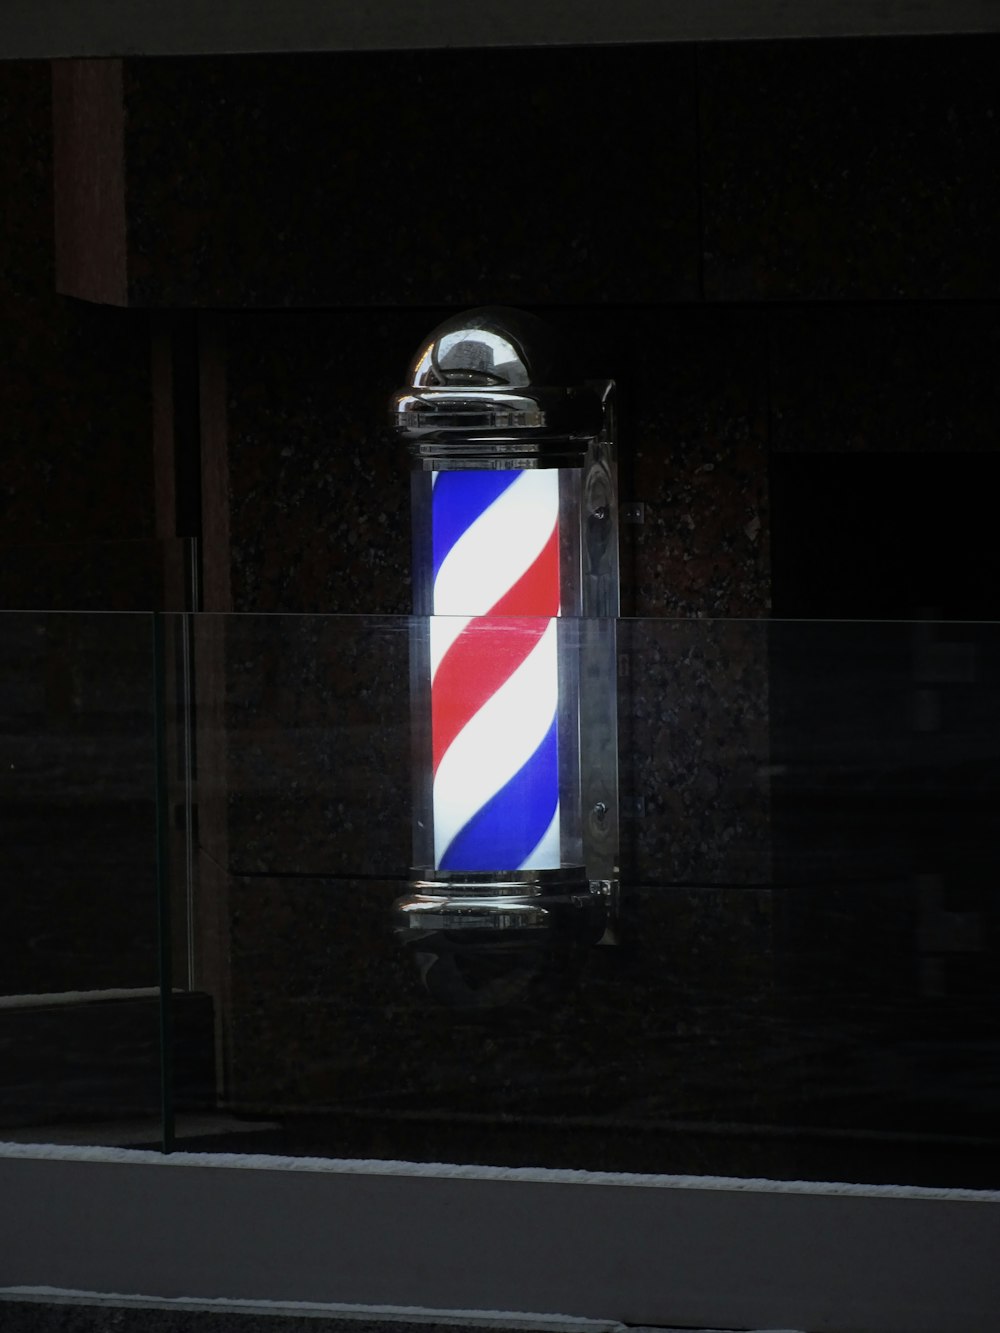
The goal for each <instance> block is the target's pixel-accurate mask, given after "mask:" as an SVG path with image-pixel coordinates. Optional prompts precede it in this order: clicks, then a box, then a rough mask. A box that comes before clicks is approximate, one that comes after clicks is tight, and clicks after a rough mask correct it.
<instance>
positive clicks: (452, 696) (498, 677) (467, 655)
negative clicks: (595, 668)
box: [431, 616, 548, 773]
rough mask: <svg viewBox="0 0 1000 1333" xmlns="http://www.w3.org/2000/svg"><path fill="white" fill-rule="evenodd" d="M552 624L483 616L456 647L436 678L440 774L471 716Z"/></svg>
mask: <svg viewBox="0 0 1000 1333" xmlns="http://www.w3.org/2000/svg"><path fill="white" fill-rule="evenodd" d="M547 628H548V621H546V620H524V621H517V620H509V619H506V618H503V617H498V618H497V619H494V618H493V617H487V616H479V617H478V618H477V619H476V620H470V622H469V623H468V625H466V627H465V629H464V630H462V632H461V634H460V635H459V636H458V638H457V639H456V640H455V642H454V643H453V644H452V645H451V647H450V648H449V649H448V651H447V652H446V653H445V655H444V657H442V659H441V663H440V665H439V666H438V669H437V674H436V675H435V677H434V686H433V690H432V700H431V714H432V718H433V723H432V728H431V730H432V733H433V737H432V739H433V749H434V772H435V773H436V772H437V770H438V765H439V764H440V762H441V760H442V758H443V757H444V754H445V751H446V750H447V749H448V746H449V745H450V744H451V743H452V741H453V740H454V739H455V737H456V736H457V735H458V733H459V732H460V731H461V730H462V728H463V727H464V726H465V724H466V723H467V722H468V721H469V719H470V718H471V717H474V716H475V714H476V713H478V712H479V710H480V708H482V706H483V704H484V703H485V702H486V700H487V699H489V698H490V697H491V696H492V695H494V694H495V693H496V692H497V690H498V689H499V688H500V686H501V685H502V684H503V683H504V681H505V680H508V679H509V678H510V677H511V676H512V675H513V674H514V672H515V671H516V670H517V668H518V667H519V666H520V665H521V663H522V662H523V661H524V659H525V658H526V657H527V656H528V654H529V653H530V652H531V650H532V648H534V646H535V644H536V643H538V641H539V639H540V638H541V637H542V635H543V634H544V633H545V631H546V629H547Z"/></svg>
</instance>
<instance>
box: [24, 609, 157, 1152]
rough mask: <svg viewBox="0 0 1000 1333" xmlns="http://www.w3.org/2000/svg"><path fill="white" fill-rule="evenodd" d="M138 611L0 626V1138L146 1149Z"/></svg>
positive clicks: (146, 923) (147, 901) (151, 1117)
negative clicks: (0, 906)
mask: <svg viewBox="0 0 1000 1333" xmlns="http://www.w3.org/2000/svg"><path fill="white" fill-rule="evenodd" d="M153 736H154V731H153V640H152V636H151V617H150V616H149V615H118V614H92V613H81V614H72V613H59V612H30V613H29V612H25V613H21V612H5V613H3V614H2V615H0V747H2V776H0V784H2V800H0V820H2V837H0V883H2V884H3V887H4V900H5V920H4V929H3V931H2V932H0V1033H2V1041H0V1045H2V1049H3V1053H4V1058H3V1062H2V1067H0V1132H2V1136H3V1137H4V1138H6V1139H8V1140H11V1139H13V1140H22V1141H41V1142H82V1143H115V1144H119V1143H133V1142H137V1141H138V1142H143V1143H155V1142H156V1141H157V1140H158V1138H159V1133H160V1129H159V1111H160V1057H159V988H158V986H159V983H158V951H157V916H156V877H155V866H156V858H155V824H154V813H155V794H156V790H155V763H154V745H153Z"/></svg>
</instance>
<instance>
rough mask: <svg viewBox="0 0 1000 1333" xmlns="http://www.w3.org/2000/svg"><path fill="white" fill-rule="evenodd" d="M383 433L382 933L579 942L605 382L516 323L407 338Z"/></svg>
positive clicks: (596, 810) (536, 325) (600, 701)
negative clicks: (402, 813) (418, 340)
mask: <svg viewBox="0 0 1000 1333" xmlns="http://www.w3.org/2000/svg"><path fill="white" fill-rule="evenodd" d="M392 420H393V424H394V426H395V428H396V430H397V431H398V433H399V435H400V436H401V437H402V438H403V439H404V440H405V441H406V443H407V445H408V448H409V453H410V459H411V465H412V476H413V489H412V521H413V546H414V560H413V586H414V612H415V613H416V615H417V616H418V617H420V619H418V620H417V621H416V622H415V626H416V628H415V631H414V638H413V652H412V666H411V697H412V707H413V721H414V727H413V734H414V873H413V882H412V885H411V889H412V892H411V893H410V895H408V896H407V897H405V898H403V899H400V900H399V901H398V902H397V904H396V929H397V932H398V933H399V935H400V936H401V937H402V938H403V940H404V941H406V942H408V943H411V944H417V945H419V946H420V947H421V948H422V949H425V950H426V949H427V948H431V950H432V953H433V950H434V946H435V944H436V945H437V946H438V947H439V948H470V947H471V948H475V949H479V950H481V949H483V948H489V947H491V946H494V945H496V944H498V943H499V944H502V945H503V946H504V947H506V946H508V945H510V944H511V943H516V942H517V941H519V940H521V941H528V940H531V941H535V942H537V941H538V940H539V939H540V938H544V939H545V940H548V939H556V938H562V937H563V936H565V934H566V932H567V931H568V932H570V933H572V934H573V935H574V936H575V937H590V938H593V939H597V938H599V937H600V936H601V934H602V932H605V931H606V929H607V927H608V925H609V918H610V915H611V910H612V908H613V901H614V894H615V890H616V887H617V873H618V872H617V759H616V726H615V711H616V705H615V681H614V667H615V651H614V617H616V616H617V614H618V567H617V526H616V512H615V511H616V505H615V494H614V460H613V407H612V386H611V384H610V383H609V382H598V383H583V384H575V383H573V381H572V380H569V379H568V378H567V377H566V371H565V368H564V367H563V366H561V365H560V364H559V360H558V350H557V348H556V347H555V345H554V344H553V341H552V339H551V335H550V334H549V332H548V330H547V329H546V327H545V326H544V325H543V324H541V322H540V321H537V320H535V319H533V318H532V317H531V316H527V315H524V314H522V313H520V312H516V311H510V310H502V309H488V310H475V311H469V312H466V313H465V314H463V315H460V316H458V317H456V318H454V319H452V320H450V321H448V322H447V323H445V324H443V325H441V326H440V327H439V328H438V329H435V330H434V332H433V333H432V334H431V335H430V336H429V339H428V341H427V344H426V345H425V346H424V347H423V348H422V349H421V351H420V352H419V353H418V355H417V357H416V358H415V360H414V362H413V364H412V366H411V368H410V375H409V377H408V384H407V387H406V388H405V389H403V390H401V391H400V392H399V393H398V394H397V395H396V397H395V399H394V402H393V409H392ZM428 956H431V955H428Z"/></svg>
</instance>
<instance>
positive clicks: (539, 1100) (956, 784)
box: [173, 615, 1000, 1187]
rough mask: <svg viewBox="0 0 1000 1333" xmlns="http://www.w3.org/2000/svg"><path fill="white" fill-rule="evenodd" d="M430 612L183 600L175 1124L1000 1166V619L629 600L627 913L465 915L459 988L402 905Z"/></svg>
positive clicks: (622, 1153) (299, 1134) (342, 1146)
mask: <svg viewBox="0 0 1000 1333" xmlns="http://www.w3.org/2000/svg"><path fill="white" fill-rule="evenodd" d="M587 624H589V622H582V623H581V628H580V629H578V630H576V631H574V629H573V622H571V621H567V622H564V625H565V627H566V632H565V633H564V634H563V635H562V636H561V640H560V652H561V653H562V654H563V655H564V656H565V655H573V654H576V653H578V652H579V648H580V642H581V635H584V636H585V633H586V631H585V629H584V628H583V626H586V625H587ZM609 628H610V626H609ZM426 633H427V625H426V622H422V621H419V620H411V619H407V618H404V617H398V618H379V619H375V618H365V617H321V616H208V615H202V616H198V617H195V618H193V622H191V624H190V634H191V648H192V650H193V664H194V665H193V675H194V681H195V687H196V689H195V695H196V720H197V721H196V727H195V741H196V758H197V770H196V780H195V781H194V783H193V786H192V792H193V797H194V799H195V801H196V806H197V810H196V813H197V829H198V847H197V856H196V857H194V858H192V864H193V867H194V875H195V884H194V891H193V896H192V899H191V902H192V913H191V917H190V932H189V934H190V940H191V942H192V949H191V953H190V957H189V958H188V976H189V984H190V986H191V988H192V993H193V994H194V995H196V996H199V997H202V1002H203V1003H204V1004H205V1005H206V1006H207V1005H209V1004H210V1005H211V1006H212V1012H213V1016H214V1029H215V1052H216V1064H215V1069H214V1078H215V1091H214V1093H213V1094H212V1095H210V1096H209V1095H206V1097H205V1099H204V1102H203V1107H204V1109H205V1110H210V1109H213V1108H214V1111H215V1114H216V1116H217V1119H216V1120H215V1121H214V1122H206V1132H205V1133H204V1134H202V1135H200V1136H195V1137H192V1138H189V1139H188V1140H187V1141H186V1142H185V1144H184V1146H185V1147H204V1148H206V1149H207V1148H228V1149H231V1150H233V1151H253V1150H257V1151H263V1152H282V1153H293V1154H329V1155H334V1156H362V1157H364V1156H378V1157H387V1158H402V1159H410V1160H434V1161H453V1162H456V1161H457V1162H478V1163H495V1164H513V1165H531V1164H535V1165H540V1166H564V1167H580V1168H587V1169H602V1170H621V1169H624V1170H637V1171H654V1172H676V1173H682V1174H714V1175H735V1176H744V1177H752V1176H769V1177H772V1178H778V1179H782V1178H797V1179H833V1180H853V1181H872V1182H880V1183H890V1182H891V1183H913V1184H936V1185H966V1186H973V1187H986V1186H989V1187H995V1186H996V1185H997V1184H1000V1154H998V1151H997V1149H998V1136H997V1133H996V1131H995V1125H996V1123H997V1112H998V1110H1000V1086H998V1081H997V1076H996V1072H995V1071H996V1068H997V1059H996V1057H997V1054H998V1048H1000V1033H998V1030H997V1028H998V1019H997V1015H998V1014H1000V1005H998V1003H997V1001H998V999H1000V996H998V994H997V991H998V989H1000V984H998V980H997V976H998V970H997V966H996V963H997V957H996V955H997V937H998V910H997V896H996V888H995V884H996V882H997V875H996V873H995V871H996V869H997V867H996V865H995V860H996V858H997V855H998V853H997V852H996V850H995V849H996V846H997V837H996V833H997V827H996V824H997V816H996V797H997V787H998V781H997V779H998V777H1000V739H998V738H1000V727H998V725H997V723H998V721H1000V718H998V711H1000V628H998V627H996V626H993V625H962V626H959V625H948V626H934V625H910V624H904V623H892V624H830V623H819V624H812V623H808V622H795V623H791V622H789V623H767V622H736V621H704V620H695V621H683V622H666V621H622V622H619V623H618V625H617V640H618V658H617V666H618V682H617V697H618V717H619V753H618V760H619V771H620V789H621V801H620V811H619V813H620V828H621V849H620V851H621V913H620V920H619V923H618V929H617V937H618V940H619V942H618V943H617V944H609V943H604V944H601V945H597V946H595V945H592V944H589V943H585V942H581V941H580V940H576V939H575V938H574V937H573V936H572V933H570V935H569V936H562V935H555V936H553V937H552V938H551V939H548V940H547V942H546V943H545V944H544V945H542V946H540V947H531V948H528V949H524V948H523V947H521V946H522V945H523V943H524V941H523V940H511V939H510V937H505V936H503V935H502V934H500V933H495V934H494V935H492V936H491V937H490V938H489V939H488V940H485V941H483V942H479V941H477V942H471V941H467V940H465V939H463V940H462V941H459V942H458V943H456V941H454V940H452V941H451V943H452V944H453V945H455V947H454V948H453V949H452V951H451V953H450V954H449V959H450V962H449V966H451V967H452V972H453V976H454V978H455V984H454V986H453V987H452V988H451V989H450V990H449V989H448V988H442V987H438V988H436V989H435V988H433V987H432V988H431V990H429V989H428V986H427V984H426V979H427V978H428V976H429V975H430V973H429V969H428V967H427V963H426V958H422V957H421V951H420V950H414V949H408V948H406V947H403V946H402V945H401V944H400V943H399V941H398V940H397V939H396V938H395V937H394V935H393V930H392V923H393V903H394V901H395V900H396V899H397V898H398V897H399V896H400V895H402V894H405V893H406V892H407V891H408V887H409V884H410V879H411V865H412V852H411V846H412V833H413V829H412V821H413V819H414V818H415V817H416V815H417V814H419V811H417V810H415V802H416V804H417V805H419V802H420V800H421V799H423V797H422V795H421V788H420V784H419V783H416V784H415V783H414V782H413V780H412V776H411V762H412V760H411V756H412V751H413V747H412V740H411V724H412V718H411V711H412V708H413V707H414V706H415V702H414V701H415V700H416V704H417V706H422V707H425V705H426V700H424V701H423V703H422V704H421V703H420V702H419V700H418V699H417V695H419V691H416V692H415V694H414V695H411V688H412V687H411V673H410V658H411V651H412V649H413V645H414V644H415V643H417V644H419V643H420V642H423V641H425V637H426ZM418 749H419V747H418ZM173 882H174V888H175V895H174V901H175V904H176V901H177V885H178V883H179V882H184V877H183V875H182V876H181V877H180V881H179V880H178V873H177V869H176V866H175V867H174V871H173ZM184 891H185V892H186V889H185V890H184ZM459 945H460V947H459ZM515 946H516V947H515ZM176 975H177V974H176V972H175V981H176ZM224 1117H225V1118H224ZM209 1131H211V1132H209Z"/></svg>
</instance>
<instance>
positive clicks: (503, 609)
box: [489, 525, 559, 616]
mask: <svg viewBox="0 0 1000 1333" xmlns="http://www.w3.org/2000/svg"><path fill="white" fill-rule="evenodd" d="M489 614H490V615H491V616H557V615H558V614H559V528H558V525H556V526H554V527H553V529H552V532H551V534H550V536H549V539H548V541H547V542H546V543H545V545H544V546H543V547H542V549H541V551H539V553H538V556H537V557H536V559H535V560H534V561H532V563H531V564H530V565H529V566H528V568H527V569H526V570H525V571H524V573H523V574H522V575H521V577H520V578H519V579H518V581H517V582H516V583H515V584H514V586H513V588H509V589H508V590H507V592H505V593H504V595H503V596H502V597H501V598H500V600H499V601H498V602H497V603H496V604H495V605H494V606H492V607H491V608H490V611H489Z"/></svg>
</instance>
